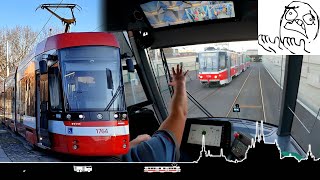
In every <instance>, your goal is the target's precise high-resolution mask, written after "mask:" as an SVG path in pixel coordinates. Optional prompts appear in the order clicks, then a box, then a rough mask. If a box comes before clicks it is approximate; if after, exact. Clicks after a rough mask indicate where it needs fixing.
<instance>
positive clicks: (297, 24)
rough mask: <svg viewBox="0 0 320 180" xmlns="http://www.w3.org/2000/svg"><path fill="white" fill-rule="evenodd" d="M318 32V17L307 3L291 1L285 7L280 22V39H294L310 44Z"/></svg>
mask: <svg viewBox="0 0 320 180" xmlns="http://www.w3.org/2000/svg"><path fill="white" fill-rule="evenodd" d="M318 32H319V17H318V15H317V13H316V12H315V11H314V9H313V8H312V7H311V6H310V5H309V4H308V3H304V2H300V1H293V2H291V3H290V4H289V5H288V6H286V7H285V11H284V13H283V15H282V17H281V20H280V39H284V38H285V37H295V38H296V39H303V40H305V42H306V43H311V42H312V41H313V40H315V39H316V38H317V36H318Z"/></svg>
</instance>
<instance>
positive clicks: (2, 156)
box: [0, 124, 11, 162]
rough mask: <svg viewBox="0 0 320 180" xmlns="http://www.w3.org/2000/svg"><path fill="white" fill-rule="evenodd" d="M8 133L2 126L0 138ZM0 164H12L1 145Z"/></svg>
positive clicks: (0, 126) (0, 125)
mask: <svg viewBox="0 0 320 180" xmlns="http://www.w3.org/2000/svg"><path fill="white" fill-rule="evenodd" d="M6 132H7V131H6V130H5V129H4V128H3V127H2V124H0V138H1V134H2V133H6ZM0 162H11V160H10V159H9V158H8V156H7V154H6V153H5V152H4V151H3V149H2V148H1V145H0Z"/></svg>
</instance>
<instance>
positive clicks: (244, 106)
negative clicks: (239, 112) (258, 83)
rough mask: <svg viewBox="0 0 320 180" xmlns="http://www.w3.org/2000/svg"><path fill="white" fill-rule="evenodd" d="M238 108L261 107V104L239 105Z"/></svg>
mask: <svg viewBox="0 0 320 180" xmlns="http://www.w3.org/2000/svg"><path fill="white" fill-rule="evenodd" d="M239 107H240V108H252V109H254V108H262V106H255V105H241V104H240V105H239Z"/></svg>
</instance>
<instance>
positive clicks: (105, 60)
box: [1, 32, 129, 156]
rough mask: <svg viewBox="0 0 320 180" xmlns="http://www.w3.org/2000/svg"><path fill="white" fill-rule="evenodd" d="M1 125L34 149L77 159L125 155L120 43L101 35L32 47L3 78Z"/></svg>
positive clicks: (70, 35) (126, 141)
mask: <svg viewBox="0 0 320 180" xmlns="http://www.w3.org/2000/svg"><path fill="white" fill-rule="evenodd" d="M1 106H2V109H3V112H2V116H1V117H2V119H1V121H2V122H3V123H4V124H5V125H7V126H8V127H10V128H11V129H12V130H13V131H15V132H17V133H19V134H20V135H22V136H23V137H25V139H26V140H27V141H28V142H30V143H31V144H32V145H34V146H38V147H40V148H44V149H51V150H52V151H56V152H61V153H66V154H74V155H82V156H108V155H121V154H126V153H127V152H128V149H129V125H128V118H127V111H126V106H125V99H124V91H123V79H122V68H121V60H120V50H119V44H118V42H117V40H116V38H115V36H114V35H112V34H109V33H103V32H90V33H89V32H88V33H64V34H58V35H55V36H51V37H49V38H47V39H45V40H44V41H42V42H41V43H39V44H37V45H36V47H35V49H34V50H33V51H32V52H31V54H29V55H28V56H27V57H26V58H25V59H24V60H22V61H21V63H20V64H19V66H18V68H17V70H16V72H15V73H14V74H12V75H11V76H9V77H8V78H6V79H5V87H4V92H3V93H1Z"/></svg>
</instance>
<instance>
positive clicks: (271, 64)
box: [262, 56, 320, 114]
mask: <svg viewBox="0 0 320 180" xmlns="http://www.w3.org/2000/svg"><path fill="white" fill-rule="evenodd" d="M316 58H319V59H318V60H316ZM281 59H282V56H263V57H262V63H263V65H264V67H265V68H266V69H267V70H268V71H269V72H270V74H271V76H272V77H273V78H274V79H275V80H276V81H277V83H278V84H280V86H281V87H282V85H283V80H284V70H285V61H286V60H285V57H283V60H281ZM281 62H282V70H280V67H281ZM319 94H320V56H304V58H303V65H302V69H301V78H300V84H299V92H298V100H299V101H301V102H302V103H303V104H305V105H306V106H307V107H308V108H310V110H311V111H312V113H313V114H317V112H318V111H319V108H320V95H319Z"/></svg>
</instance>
